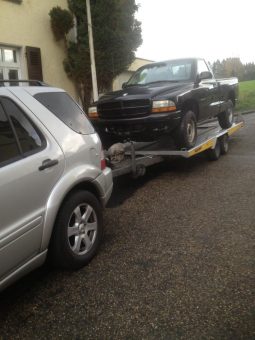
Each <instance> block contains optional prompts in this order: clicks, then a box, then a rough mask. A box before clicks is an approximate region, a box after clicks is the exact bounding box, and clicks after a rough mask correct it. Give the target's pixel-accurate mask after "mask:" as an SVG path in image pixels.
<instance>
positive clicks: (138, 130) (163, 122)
mask: <svg viewBox="0 0 255 340" xmlns="http://www.w3.org/2000/svg"><path fill="white" fill-rule="evenodd" d="M180 120H181V111H180V110H178V111H174V112H164V113H154V114H149V115H147V116H143V117H136V118H133V117H132V118H126V117H125V118H121V117H120V118H114V119H103V118H96V119H91V122H92V124H93V125H94V127H95V129H96V130H97V132H98V134H99V136H100V137H101V138H102V139H103V137H104V136H105V135H108V136H110V135H111V136H115V137H116V138H117V137H119V138H120V139H121V138H123V139H125V138H135V140H136V141H141V140H147V139H150V140H151V139H155V138H157V137H159V136H161V135H162V134H164V133H168V132H171V131H172V130H174V129H175V128H176V127H177V126H178V125H179V123H180Z"/></svg>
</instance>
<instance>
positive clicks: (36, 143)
mask: <svg viewBox="0 0 255 340" xmlns="http://www.w3.org/2000/svg"><path fill="white" fill-rule="evenodd" d="M1 102H2V105H3V107H4V109H5V112H6V113H7V115H8V116H9V117H10V120H11V122H12V124H13V127H14V129H15V131H16V134H17V137H18V141H19V144H20V146H21V150H22V153H23V154H24V155H26V154H27V153H34V152H36V151H39V150H38V149H40V148H41V147H42V146H43V141H42V139H41V137H40V136H39V133H38V132H37V131H36V130H35V128H34V126H33V125H32V123H31V122H30V121H29V120H28V119H27V118H26V116H25V115H24V114H23V112H22V111H21V109H20V108H19V107H18V106H17V105H16V104H15V103H14V102H12V101H11V100H10V99H8V98H6V97H4V98H1Z"/></svg>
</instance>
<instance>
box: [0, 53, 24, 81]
mask: <svg viewBox="0 0 255 340" xmlns="http://www.w3.org/2000/svg"><path fill="white" fill-rule="evenodd" d="M20 78H21V67H20V53H19V49H18V48H13V47H7V46H0V80H2V79H6V80H7V79H9V80H17V79H20ZM0 85H1V84H0ZM10 85H18V83H15V82H12V83H10Z"/></svg>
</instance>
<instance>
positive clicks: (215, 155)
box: [207, 138, 221, 161]
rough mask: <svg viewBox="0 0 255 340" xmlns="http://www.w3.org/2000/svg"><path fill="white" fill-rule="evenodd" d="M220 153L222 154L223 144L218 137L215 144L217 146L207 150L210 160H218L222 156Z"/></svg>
mask: <svg viewBox="0 0 255 340" xmlns="http://www.w3.org/2000/svg"><path fill="white" fill-rule="evenodd" d="M220 154H221V145H220V140H219V138H218V139H217V142H216V144H215V147H214V148H213V149H209V150H207V156H208V159H209V160H210V161H217V160H218V159H219V158H220Z"/></svg>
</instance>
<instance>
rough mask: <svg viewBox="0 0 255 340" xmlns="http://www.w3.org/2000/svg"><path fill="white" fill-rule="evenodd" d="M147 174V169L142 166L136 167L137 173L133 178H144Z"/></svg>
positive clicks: (133, 174)
mask: <svg viewBox="0 0 255 340" xmlns="http://www.w3.org/2000/svg"><path fill="white" fill-rule="evenodd" d="M145 173H146V167H145V166H144V165H142V164H139V165H137V166H136V169H135V171H134V172H133V173H132V177H133V178H138V177H142V176H144V175H145Z"/></svg>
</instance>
